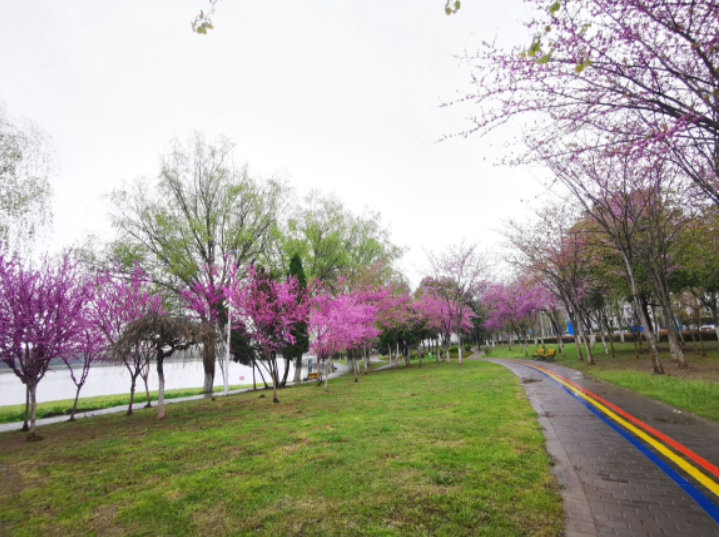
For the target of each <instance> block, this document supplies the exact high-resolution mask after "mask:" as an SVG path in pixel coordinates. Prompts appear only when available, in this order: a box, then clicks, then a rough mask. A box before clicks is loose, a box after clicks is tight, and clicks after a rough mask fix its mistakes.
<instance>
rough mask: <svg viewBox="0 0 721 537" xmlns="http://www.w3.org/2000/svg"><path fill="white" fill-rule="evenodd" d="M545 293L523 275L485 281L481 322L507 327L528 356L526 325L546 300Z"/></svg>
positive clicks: (486, 325) (496, 328) (493, 327)
mask: <svg viewBox="0 0 721 537" xmlns="http://www.w3.org/2000/svg"><path fill="white" fill-rule="evenodd" d="M548 294H549V293H548V291H547V290H546V289H544V288H543V287H542V286H540V285H538V284H537V283H536V282H533V281H531V280H529V279H527V278H519V279H516V280H514V281H512V282H511V283H508V284H504V283H496V284H493V285H489V286H488V288H487V289H486V290H485V292H484V294H483V304H484V305H485V306H486V308H487V309H486V312H487V313H486V314H487V319H486V321H485V323H484V326H485V327H486V328H488V329H490V330H499V329H501V328H503V327H504V326H506V327H508V328H509V330H510V331H511V332H514V333H515V334H516V335H517V337H518V338H519V339H522V340H523V344H524V350H525V353H526V358H528V339H527V337H526V336H527V335H528V329H529V328H530V327H531V325H532V324H533V323H534V321H535V319H536V317H537V315H538V313H539V312H540V311H542V310H543V308H544V307H545V306H546V304H547V303H548V301H549V297H548ZM508 347H509V350H511V339H510V338H509V342H508Z"/></svg>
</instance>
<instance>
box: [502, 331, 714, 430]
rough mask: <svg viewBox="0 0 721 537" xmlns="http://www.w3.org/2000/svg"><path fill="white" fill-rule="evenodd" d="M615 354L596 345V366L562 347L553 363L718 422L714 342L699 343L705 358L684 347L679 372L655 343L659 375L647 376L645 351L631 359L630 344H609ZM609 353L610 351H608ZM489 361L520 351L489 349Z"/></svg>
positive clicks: (530, 351) (648, 367)
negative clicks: (683, 361) (682, 366)
mask: <svg viewBox="0 0 721 537" xmlns="http://www.w3.org/2000/svg"><path fill="white" fill-rule="evenodd" d="M614 345H615V348H616V356H615V357H613V356H611V355H610V354H609V355H606V354H604V352H603V346H602V345H601V343H600V341H599V342H597V343H596V346H595V347H594V348H593V349H592V353H593V358H594V361H595V362H596V365H588V364H587V363H586V362H585V359H586V353H585V351H584V350H583V349H582V354H583V358H584V361H583V362H579V361H578V357H577V354H576V347H575V345H574V344H573V343H570V344H569V343H566V345H565V353H566V354H565V356H563V355H558V354H557V355H556V363H559V364H561V365H565V366H566V367H570V368H572V369H577V370H579V371H583V372H584V373H588V374H589V375H593V376H594V377H597V378H599V379H601V380H605V381H607V382H611V383H613V384H616V385H618V386H623V387H624V388H628V389H630V390H634V391H636V392H638V393H640V394H642V395H645V396H647V397H652V398H654V399H658V400H659V401H663V402H665V403H668V404H670V405H673V406H675V407H677V408H680V409H682V410H686V411H688V412H693V413H694V414H697V415H699V416H703V417H705V418H708V419H710V420H713V421H715V422H717V423H718V421H719V352H718V342H713V341H707V342H705V346H706V349H705V356H702V355H701V354H700V347H699V346H698V344H695V345H696V347H695V346H694V344H691V343H687V344H686V348H685V349H684V351H685V356H686V362H687V363H688V367H687V368H686V369H679V368H678V366H677V365H676V362H675V361H674V360H673V358H672V357H671V352H670V351H669V347H668V343H665V342H662V343H660V344H659V350H660V358H661V363H662V365H663V367H664V370H665V372H666V374H665V375H653V374H652V372H653V365H652V363H651V358H650V356H649V354H648V351H647V350H645V346H644V348H643V351H642V352H641V354H640V355H639V356H637V353H636V350H635V348H634V345H633V343H629V342H626V343H618V342H616V343H615V344H614ZM537 348H538V347H536V346H535V345H532V344H529V345H528V354H529V358H530V355H531V354H533V353H534V352H536V349H537ZM546 348H547V349H557V348H558V346H557V345H546ZM609 352H610V350H609ZM490 357H491V358H524V359H525V354H524V350H523V348H522V347H520V348H519V345H518V344H515V345H513V349H512V350H511V351H509V350H508V346H507V345H506V346H500V345H496V347H495V348H493V349H492V350H491V356H490Z"/></svg>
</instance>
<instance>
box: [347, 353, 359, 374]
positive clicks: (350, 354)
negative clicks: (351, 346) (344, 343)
mask: <svg viewBox="0 0 721 537" xmlns="http://www.w3.org/2000/svg"><path fill="white" fill-rule="evenodd" d="M357 353H358V349H355V350H353V351H350V352H349V353H348V355H349V356H353V359H352V360H353V361H352V363H353V376H354V377H355V382H358V368H357V367H356V355H357Z"/></svg>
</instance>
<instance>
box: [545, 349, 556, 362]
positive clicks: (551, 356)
mask: <svg viewBox="0 0 721 537" xmlns="http://www.w3.org/2000/svg"><path fill="white" fill-rule="evenodd" d="M541 360H546V361H548V362H555V361H556V349H548V350H547V351H546V354H545V356H543V357H542V358H541Z"/></svg>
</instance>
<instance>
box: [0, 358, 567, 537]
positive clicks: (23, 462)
mask: <svg viewBox="0 0 721 537" xmlns="http://www.w3.org/2000/svg"><path fill="white" fill-rule="evenodd" d="M263 394H264V395H266V397H264V398H261V397H260V395H261V393H259V392H254V393H245V394H239V395H235V396H230V397H228V398H220V399H218V400H216V401H211V400H209V399H204V400H199V401H192V402H188V403H181V404H178V405H171V406H170V407H168V409H167V411H168V415H167V418H166V419H165V420H164V421H160V422H159V421H157V420H156V419H155V409H147V410H138V412H137V413H136V415H134V416H132V417H126V416H124V415H109V416H101V417H97V418H92V419H85V420H80V421H78V422H75V423H61V424H56V425H52V426H47V427H42V428H40V429H39V433H40V434H41V435H42V436H43V437H44V440H43V441H41V442H33V443H28V442H25V435H24V434H23V433H19V432H12V433H2V434H0V535H3V536H5V535H28V536H29V535H388V536H390V535H414V536H415V535H494V536H495V535H503V536H512V535H539V536H545V535H549V536H550V535H558V534H559V533H561V532H562V529H563V511H562V506H561V496H560V494H559V492H558V485H557V482H556V480H555V478H554V477H553V475H552V474H551V472H550V465H551V460H550V459H549V457H548V455H547V454H546V451H545V447H544V440H543V435H542V432H541V430H540V427H539V425H538V422H537V420H536V415H535V413H534V412H533V410H532V409H531V407H530V405H529V403H528V401H527V399H526V397H525V395H524V392H523V390H522V388H521V386H520V384H519V381H518V379H517V378H516V377H515V376H514V375H513V374H512V373H511V372H510V371H509V370H507V369H506V368H504V367H502V366H498V365H496V364H491V363H486V362H467V363H465V364H464V365H463V366H460V367H459V366H458V365H456V364H453V365H446V364H442V365H435V364H433V363H428V364H424V366H423V369H417V368H415V367H413V368H409V369H405V368H400V369H392V370H383V371H375V372H371V373H370V374H368V375H367V376H366V375H362V376H361V378H360V382H359V383H354V382H353V378H352V376H345V377H341V378H339V379H335V380H332V381H330V383H329V391H328V392H327V393H326V392H324V391H323V388H318V387H315V385H313V384H305V385H302V386H298V387H293V388H288V389H285V390H282V391H280V393H279V396H280V400H281V403H280V404H273V403H272V402H271V401H272V396H271V394H270V392H264V393H263Z"/></svg>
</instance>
